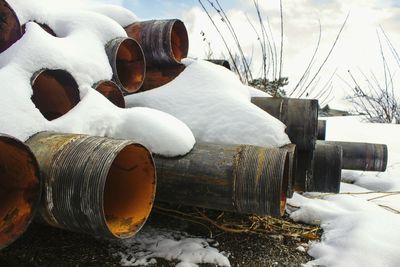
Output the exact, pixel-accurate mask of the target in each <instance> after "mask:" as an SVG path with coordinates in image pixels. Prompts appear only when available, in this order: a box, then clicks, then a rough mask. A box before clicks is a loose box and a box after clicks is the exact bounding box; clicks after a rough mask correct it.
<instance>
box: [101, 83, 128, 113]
mask: <svg viewBox="0 0 400 267" xmlns="http://www.w3.org/2000/svg"><path fill="white" fill-rule="evenodd" d="M93 88H94V89H95V90H96V91H98V92H99V93H101V94H102V95H103V96H104V97H105V98H107V99H108V100H109V101H110V102H111V103H113V104H114V105H115V106H117V107H120V108H125V98H124V95H123V94H122V91H121V87H120V86H118V84H116V83H115V82H113V81H111V80H101V81H98V82H97V83H95V84H94V85H93Z"/></svg>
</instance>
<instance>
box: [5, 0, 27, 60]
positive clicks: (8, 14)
mask: <svg viewBox="0 0 400 267" xmlns="http://www.w3.org/2000/svg"><path fill="white" fill-rule="evenodd" d="M21 37H22V32H21V25H20V23H19V20H18V17H17V15H16V14H15V12H14V10H13V9H12V8H11V6H10V5H9V4H8V3H7V1H5V0H0V53H2V52H3V51H5V50H7V48H9V47H10V46H12V45H13V44H14V43H15V42H16V41H18V40H19V39H20V38H21Z"/></svg>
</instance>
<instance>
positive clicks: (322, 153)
mask: <svg viewBox="0 0 400 267" xmlns="http://www.w3.org/2000/svg"><path fill="white" fill-rule="evenodd" d="M342 155H343V151H342V147H341V146H338V145H333V144H326V143H317V145H316V147H315V153H314V164H313V165H314V166H313V178H312V183H311V186H310V187H309V188H308V191H310V192H325V193H339V191H340V181H341V176H342Z"/></svg>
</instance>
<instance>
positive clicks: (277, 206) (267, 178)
mask: <svg viewBox="0 0 400 267" xmlns="http://www.w3.org/2000/svg"><path fill="white" fill-rule="evenodd" d="M155 163H156V168H157V174H158V187H157V192H158V193H157V200H159V201H165V202H170V203H176V204H183V205H192V206H199V207H205V208H210V209H217V210H227V211H234V212H239V213H255V214H260V215H272V216H280V215H282V214H283V212H284V207H285V204H286V193H287V190H288V182H289V157H288V152H287V150H286V149H279V148H263V147H256V146H248V145H240V146H228V145H216V144H206V143H203V144H196V145H195V147H194V148H193V150H192V151H191V152H190V153H189V154H187V155H186V156H184V157H178V158H163V157H156V158H155Z"/></svg>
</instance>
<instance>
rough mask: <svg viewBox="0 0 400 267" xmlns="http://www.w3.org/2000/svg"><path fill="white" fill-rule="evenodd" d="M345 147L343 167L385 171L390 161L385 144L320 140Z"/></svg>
mask: <svg viewBox="0 0 400 267" xmlns="http://www.w3.org/2000/svg"><path fill="white" fill-rule="evenodd" d="M319 143H321V144H332V145H337V146H341V147H342V148H343V164H342V169H346V170H359V171H378V172H384V171H385V170H386V167H387V161H388V148H387V145H384V144H371V143H356V142H339V141H318V144H319Z"/></svg>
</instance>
